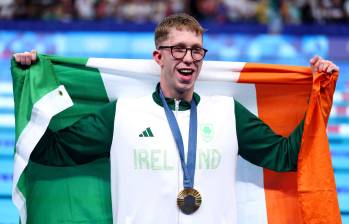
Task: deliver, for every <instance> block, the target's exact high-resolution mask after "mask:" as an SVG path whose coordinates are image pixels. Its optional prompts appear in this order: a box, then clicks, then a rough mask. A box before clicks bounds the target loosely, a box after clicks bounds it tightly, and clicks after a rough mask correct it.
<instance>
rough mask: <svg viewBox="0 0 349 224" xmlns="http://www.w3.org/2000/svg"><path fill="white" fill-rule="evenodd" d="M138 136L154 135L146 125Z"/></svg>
mask: <svg viewBox="0 0 349 224" xmlns="http://www.w3.org/2000/svg"><path fill="white" fill-rule="evenodd" d="M139 137H154V135H153V132H152V131H151V129H150V127H148V128H147V129H145V130H144V131H143V132H142V133H141V134H139Z"/></svg>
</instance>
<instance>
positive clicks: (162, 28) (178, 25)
mask: <svg viewBox="0 0 349 224" xmlns="http://www.w3.org/2000/svg"><path fill="white" fill-rule="evenodd" d="M172 28H175V29H177V30H187V31H192V32H194V33H196V34H197V35H199V36H201V37H202V36H203V34H204V32H205V30H204V28H202V26H201V25H200V23H199V22H198V21H197V20H196V19H195V18H194V17H192V16H190V15H187V14H184V13H179V14H173V15H170V16H168V17H165V18H164V19H163V20H162V21H161V22H160V23H159V24H158V25H157V27H156V29H155V47H156V49H157V48H158V47H159V44H160V43H161V42H163V41H165V40H167V38H168V35H169V33H170V31H171V29H172Z"/></svg>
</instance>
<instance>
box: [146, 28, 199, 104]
mask: <svg viewBox="0 0 349 224" xmlns="http://www.w3.org/2000/svg"><path fill="white" fill-rule="evenodd" d="M159 46H180V47H185V48H195V47H201V48H202V36H201V35H199V34H196V33H195V32H192V31H188V30H186V29H182V30H178V29H176V28H172V29H171V30H170V33H169V35H168V39H167V40H165V41H163V42H162V43H160V45H159ZM153 57H154V60H155V61H156V62H157V63H158V64H159V65H160V67H161V75H160V85H161V88H162V91H163V92H164V94H165V96H167V97H172V98H183V99H185V100H190V99H191V96H192V93H193V91H194V84H195V81H196V79H197V78H198V76H199V73H200V70H201V66H202V60H201V61H195V60H194V59H193V58H192V55H191V52H190V50H188V51H187V53H186V55H185V56H184V57H183V58H182V59H176V58H174V57H173V56H172V54H171V49H170V48H164V49H159V50H156V51H154V53H153Z"/></svg>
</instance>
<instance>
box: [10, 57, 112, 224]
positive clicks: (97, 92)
mask: <svg viewBox="0 0 349 224" xmlns="http://www.w3.org/2000/svg"><path fill="white" fill-rule="evenodd" d="M38 57H39V58H38V61H37V63H35V64H34V65H32V66H30V67H21V66H19V65H18V64H17V63H16V62H14V61H13V60H12V62H11V71H12V76H13V83H14V93H13V94H14V98H15V102H16V103H15V116H16V141H17V139H18V137H19V136H20V135H21V132H22V131H23V129H24V128H25V127H26V125H27V124H28V122H29V119H30V115H31V112H32V108H33V105H34V104H35V102H37V101H38V100H40V99H41V98H42V97H43V96H45V95H46V94H47V93H49V92H50V91H52V90H54V89H56V88H57V87H58V86H59V85H64V86H65V87H66V89H67V91H68V93H69V95H70V97H71V98H72V100H73V102H74V106H72V107H71V108H69V109H67V110H66V111H64V112H62V113H60V114H58V115H57V116H55V117H54V118H53V119H52V121H51V123H50V127H51V128H52V129H55V130H56V129H60V128H63V127H66V126H68V125H70V124H72V123H74V122H75V121H77V120H78V119H79V118H80V117H82V116H85V115H86V114H89V113H92V112H94V111H96V110H98V108H100V107H101V106H102V105H103V104H105V103H106V102H109V99H108V96H107V93H106V91H105V88H104V84H103V81H102V78H101V76H100V74H99V72H98V70H97V69H92V68H88V67H85V64H86V62H87V59H86V58H80V59H79V58H78V59H76V58H75V59H70V58H63V57H57V56H46V55H39V56H38ZM109 179H110V165H109V160H108V159H102V160H98V161H95V162H92V163H90V164H86V165H82V166H76V167H49V166H43V165H39V164H35V163H32V162H29V164H28V166H27V168H26V170H25V171H24V173H23V174H21V176H20V179H19V182H18V184H17V187H18V188H19V189H20V191H21V192H22V194H23V195H24V196H25V197H26V207H27V215H28V217H27V223H28V224H31V223H35V224H41V223H45V224H50V223H91V224H92V223H99V224H107V223H108V224H109V223H112V212H111V198H110V181H109Z"/></svg>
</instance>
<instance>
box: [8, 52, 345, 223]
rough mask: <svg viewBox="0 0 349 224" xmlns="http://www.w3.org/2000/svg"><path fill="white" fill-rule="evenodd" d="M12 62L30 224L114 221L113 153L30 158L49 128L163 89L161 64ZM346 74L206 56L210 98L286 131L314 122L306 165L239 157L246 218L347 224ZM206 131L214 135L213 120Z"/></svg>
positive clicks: (18, 155) (17, 173)
mask: <svg viewBox="0 0 349 224" xmlns="http://www.w3.org/2000/svg"><path fill="white" fill-rule="evenodd" d="M11 69H12V75H13V83H14V87H13V88H14V91H13V92H14V98H15V116H16V149H15V156H14V164H15V165H14V180H13V192H12V193H13V201H14V203H15V205H16V206H17V208H18V210H19V212H20V216H21V223H23V224H25V223H28V224H32V223H35V224H41V223H45V224H47V223H91V224H92V223H94V224H96V223H98V224H105V223H112V222H113V220H112V203H111V196H110V195H111V191H112V190H111V187H110V176H111V175H112V173H113V172H114V171H113V170H110V163H109V159H108V158H104V159H98V160H95V161H93V162H90V163H88V164H84V165H78V166H73V167H53V166H45V165H42V164H37V163H35V162H32V161H30V159H29V158H30V155H31V153H32V151H33V149H34V148H35V146H36V144H37V143H38V142H39V140H40V139H41V137H42V136H43V134H44V132H45V130H46V129H47V128H48V127H49V128H50V129H52V130H59V129H61V128H64V127H67V126H69V125H71V124H73V123H74V122H76V121H77V120H78V119H79V118H81V117H82V116H85V115H87V114H90V113H93V112H95V111H97V110H98V109H99V108H101V107H102V106H103V105H104V104H106V103H108V102H110V101H113V100H116V99H118V98H120V97H131V98H132V97H138V96H143V95H146V94H149V93H151V92H152V91H154V88H155V86H156V83H157V82H158V80H159V74H160V70H159V68H158V66H157V65H156V64H155V62H153V61H151V60H129V59H103V58H65V57H57V56H48V55H39V56H38V61H37V63H35V64H34V65H32V66H30V67H23V66H20V65H18V64H17V63H15V62H14V61H12V68H11ZM337 77H338V74H332V75H330V76H329V75H326V74H321V73H319V74H316V75H314V76H313V75H312V73H311V71H310V69H309V68H306V67H300V66H285V65H270V64H254V63H233V62H219V61H206V62H204V64H203V67H202V71H201V74H200V77H199V81H198V82H197V84H196V92H198V93H199V94H200V95H226V96H233V97H234V98H235V99H237V100H238V101H239V102H240V103H241V104H243V105H244V106H245V107H247V108H248V109H249V110H250V111H251V112H252V113H254V114H256V115H257V116H258V117H259V118H260V119H262V120H263V121H264V122H265V123H267V124H268V125H269V126H270V127H271V128H272V129H273V130H274V131H275V132H276V133H278V134H281V135H284V136H288V135H289V134H290V132H291V131H292V130H293V129H294V128H295V127H296V125H297V124H298V123H299V122H300V121H301V120H302V119H305V122H304V123H305V125H304V132H303V136H302V143H301V149H300V153H299V157H298V170H297V172H284V173H277V172H273V171H270V170H267V169H263V168H260V167H257V166H255V165H252V164H250V163H248V162H246V161H244V160H243V159H242V158H239V160H238V167H237V178H236V179H237V182H236V191H237V209H238V212H237V214H238V217H237V220H238V223H239V224H240V223H268V224H286V223H295V224H300V223H329V224H331V223H333V224H335V223H340V222H341V220H340V213H339V208H338V202H337V193H336V187H335V182H334V176H333V168H332V164H331V159H330V152H329V144H328V139H327V135H326V125H327V120H328V116H329V113H330V109H331V106H332V96H333V92H334V89H335V84H336V80H337ZM304 116H305V118H304ZM198 128H200V131H201V132H202V133H203V137H204V139H206V140H210V138H211V133H212V128H211V126H210V124H207V125H204V126H203V127H198ZM154 135H155V134H154V133H153V132H152V131H151V129H150V127H144V130H140V132H139V136H140V137H142V138H143V139H145V140H147V139H151V138H152V137H153V136H154ZM139 190H140V191H141V190H142V186H139ZM160 212H161V211H160ZM319 220H320V221H319Z"/></svg>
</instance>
